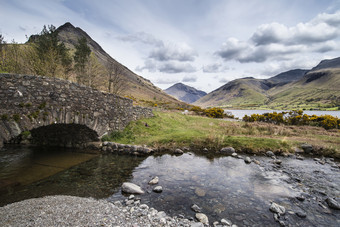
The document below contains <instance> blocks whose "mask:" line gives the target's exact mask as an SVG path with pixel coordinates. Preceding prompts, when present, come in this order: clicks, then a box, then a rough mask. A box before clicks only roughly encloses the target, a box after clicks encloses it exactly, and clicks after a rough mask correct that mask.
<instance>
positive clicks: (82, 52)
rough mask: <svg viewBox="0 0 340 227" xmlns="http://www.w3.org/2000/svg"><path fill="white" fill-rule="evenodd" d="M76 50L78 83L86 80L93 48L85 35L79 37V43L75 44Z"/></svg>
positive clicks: (75, 59)
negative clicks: (87, 66) (87, 67)
mask: <svg viewBox="0 0 340 227" xmlns="http://www.w3.org/2000/svg"><path fill="white" fill-rule="evenodd" d="M75 48H76V52H75V53H74V61H75V69H76V71H77V83H82V82H83V81H84V80H86V77H87V76H86V65H87V64H88V62H89V59H90V54H91V49H90V47H89V46H88V45H87V40H86V38H85V37H82V38H80V39H78V44H76V45H75Z"/></svg>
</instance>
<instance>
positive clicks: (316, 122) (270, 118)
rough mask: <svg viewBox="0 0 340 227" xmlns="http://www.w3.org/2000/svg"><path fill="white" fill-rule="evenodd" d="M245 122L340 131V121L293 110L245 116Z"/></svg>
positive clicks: (329, 116)
mask: <svg viewBox="0 0 340 227" xmlns="http://www.w3.org/2000/svg"><path fill="white" fill-rule="evenodd" d="M243 120H244V121H246V122H256V121H261V122H268V123H273V124H286V125H312V126H319V127H324V128H325V129H333V128H338V129H340V119H339V118H337V117H333V116H331V115H321V116H316V115H314V114H313V115H308V114H303V111H302V110H293V111H290V112H281V113H277V112H273V113H264V114H252V115H250V116H248V115H245V116H244V117H243Z"/></svg>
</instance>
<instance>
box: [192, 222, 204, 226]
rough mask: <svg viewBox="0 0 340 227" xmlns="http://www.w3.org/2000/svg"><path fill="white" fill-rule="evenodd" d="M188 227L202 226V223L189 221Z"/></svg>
mask: <svg viewBox="0 0 340 227" xmlns="http://www.w3.org/2000/svg"><path fill="white" fill-rule="evenodd" d="M190 227H204V224H203V223H201V222H195V223H191V224H190Z"/></svg>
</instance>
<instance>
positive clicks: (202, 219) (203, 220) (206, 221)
mask: <svg viewBox="0 0 340 227" xmlns="http://www.w3.org/2000/svg"><path fill="white" fill-rule="evenodd" d="M195 217H196V219H197V220H198V221H199V222H201V223H203V224H204V225H209V219H208V217H207V215H205V214H203V213H196V214H195Z"/></svg>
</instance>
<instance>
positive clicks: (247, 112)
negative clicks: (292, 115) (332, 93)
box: [224, 109, 340, 119]
mask: <svg viewBox="0 0 340 227" xmlns="http://www.w3.org/2000/svg"><path fill="white" fill-rule="evenodd" d="M224 111H225V112H230V113H231V114H232V115H234V117H235V118H239V119H242V118H243V117H244V116H245V115H248V116H250V115H252V114H264V113H272V112H278V113H280V112H283V111H284V112H289V110H229V109H226V110H224ZM303 113H304V114H308V115H313V114H315V115H317V116H321V115H331V116H333V117H338V118H340V111H321V110H304V111H303Z"/></svg>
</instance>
